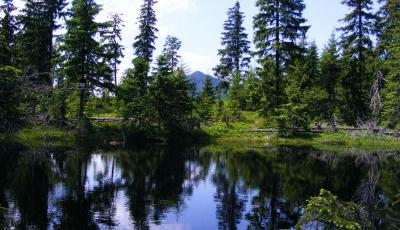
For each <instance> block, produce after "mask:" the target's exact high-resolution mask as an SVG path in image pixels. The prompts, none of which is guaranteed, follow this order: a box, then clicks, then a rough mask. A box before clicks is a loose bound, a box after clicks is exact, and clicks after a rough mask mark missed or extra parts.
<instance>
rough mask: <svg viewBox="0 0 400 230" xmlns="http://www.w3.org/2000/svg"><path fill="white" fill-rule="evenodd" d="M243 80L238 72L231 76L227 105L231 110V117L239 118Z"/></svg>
mask: <svg viewBox="0 0 400 230" xmlns="http://www.w3.org/2000/svg"><path fill="white" fill-rule="evenodd" d="M243 92H244V91H243V82H242V78H241V76H240V74H239V73H237V74H235V75H234V76H233V78H232V82H231V85H230V87H229V90H228V105H229V109H230V110H231V111H232V119H238V118H240V115H241V114H240V111H241V109H242V105H243V99H244V98H243Z"/></svg>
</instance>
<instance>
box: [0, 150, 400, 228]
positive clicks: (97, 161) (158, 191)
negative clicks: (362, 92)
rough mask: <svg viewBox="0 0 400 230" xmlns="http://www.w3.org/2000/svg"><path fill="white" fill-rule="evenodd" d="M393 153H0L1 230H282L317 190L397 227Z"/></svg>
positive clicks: (399, 173) (399, 175) (399, 172)
mask: <svg viewBox="0 0 400 230" xmlns="http://www.w3.org/2000/svg"><path fill="white" fill-rule="evenodd" d="M397 155H398V154H395V153H380V154H377V153H363V154H361V153H357V154H340V155H335V154H331V153H323V152H319V151H315V150H312V149H307V148H289V147H274V148H268V149H266V148H259V149H252V148H246V149H243V148H242V149H235V148H226V149H224V148H213V147H205V148H201V149H199V148H197V147H184V148H183V147H172V146H170V147H150V148H146V149H140V150H115V149H114V150H91V149H85V148H83V147H79V148H77V149H76V150H68V151H67V150H66V151H44V150H43V151H34V150H25V149H24V148H21V147H19V146H12V145H9V146H8V147H7V148H4V147H2V148H1V149H0V205H1V207H4V208H5V210H0V227H1V228H4V229H140V230H142V229H288V228H292V227H293V226H294V225H295V224H296V223H297V221H298V219H299V218H300V217H301V215H302V211H303V207H304V205H305V202H306V200H307V199H308V198H309V197H310V196H314V195H317V194H318V193H319V190H320V189H321V188H325V189H328V190H330V191H332V192H333V193H334V194H337V195H338V196H339V197H340V198H341V199H344V200H353V201H357V202H358V203H360V204H363V205H364V206H365V207H367V210H368V216H369V219H371V220H374V223H375V226H376V227H377V228H389V227H390V226H397V224H398V222H396V219H398V218H399V217H400V214H399V211H400V209H399V207H398V206H393V205H392V203H393V202H394V199H395V197H396V195H397V194H398V193H399V192H400V185H399V183H398V181H399V179H400V168H399V167H398V165H399V163H400V158H399V157H398V156H397Z"/></svg>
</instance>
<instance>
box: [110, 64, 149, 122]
mask: <svg viewBox="0 0 400 230" xmlns="http://www.w3.org/2000/svg"><path fill="white" fill-rule="evenodd" d="M148 72H149V64H148V62H147V61H146V60H145V59H144V58H140V57H138V58H135V59H134V60H133V69H128V70H127V72H126V75H125V76H124V77H123V79H122V82H121V85H120V87H119V90H118V94H117V95H118V98H119V99H120V100H121V101H122V102H123V105H122V115H123V116H124V118H125V119H126V120H129V119H130V118H132V119H134V123H136V124H139V126H140V127H142V128H145V127H147V126H146V125H147V124H146V122H145V121H146V120H148V119H149V117H151V115H150V114H151V112H147V111H151V110H152V109H153V107H151V103H150V101H149V97H148V92H147V82H148V79H147V74H148Z"/></svg>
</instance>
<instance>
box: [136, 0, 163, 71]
mask: <svg viewBox="0 0 400 230" xmlns="http://www.w3.org/2000/svg"><path fill="white" fill-rule="evenodd" d="M156 3H157V0H144V2H143V5H142V7H141V10H140V16H139V18H138V20H139V31H140V32H139V35H138V36H136V37H135V42H134V43H133V48H134V50H135V55H136V56H138V57H142V58H144V59H145V60H146V61H147V62H149V63H150V62H151V61H152V57H153V51H154V50H155V46H154V44H155V40H156V39H157V35H156V34H157V32H158V29H157V28H156V23H157V18H156V13H155V10H154V5H155V4H156Z"/></svg>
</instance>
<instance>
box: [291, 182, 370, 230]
mask: <svg viewBox="0 0 400 230" xmlns="http://www.w3.org/2000/svg"><path fill="white" fill-rule="evenodd" d="M316 222H318V223H322V224H323V226H324V228H328V229H347V230H355V229H364V228H366V227H367V228H368V227H371V226H372V225H371V223H370V222H369V220H368V218H367V216H366V214H365V213H364V210H363V209H362V207H360V206H359V205H357V204H355V203H352V202H342V201H339V200H338V198H337V197H336V196H334V195H333V194H332V193H330V192H329V191H327V190H325V189H321V192H320V194H319V196H317V197H312V198H310V200H308V204H307V207H306V209H305V211H304V215H303V217H302V218H301V219H300V221H299V223H298V224H297V226H296V228H297V229H303V228H305V227H312V226H315V225H316Z"/></svg>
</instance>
